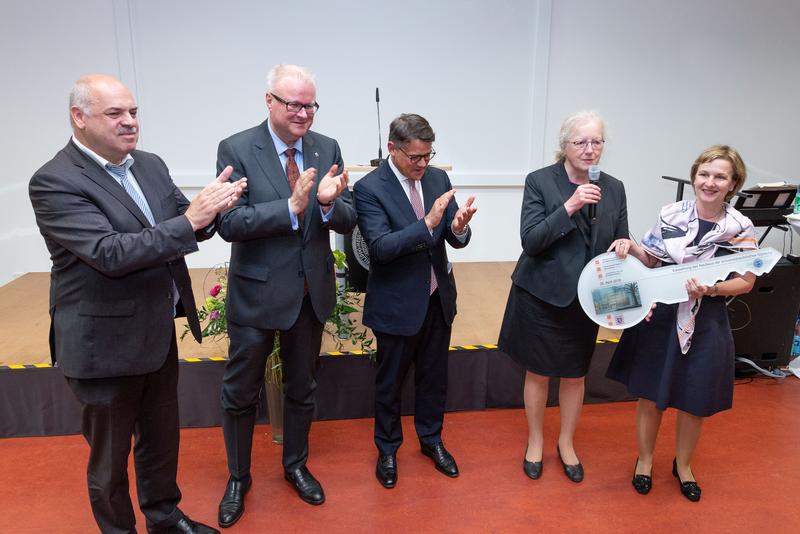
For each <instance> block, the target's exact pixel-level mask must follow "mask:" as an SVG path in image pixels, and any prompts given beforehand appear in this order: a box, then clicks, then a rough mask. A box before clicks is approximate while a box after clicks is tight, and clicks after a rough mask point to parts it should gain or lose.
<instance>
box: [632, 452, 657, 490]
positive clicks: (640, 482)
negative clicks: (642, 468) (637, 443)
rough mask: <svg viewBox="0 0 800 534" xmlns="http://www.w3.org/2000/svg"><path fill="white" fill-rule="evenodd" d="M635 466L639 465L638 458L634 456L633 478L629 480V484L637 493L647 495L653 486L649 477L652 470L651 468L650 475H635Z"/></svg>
mask: <svg viewBox="0 0 800 534" xmlns="http://www.w3.org/2000/svg"><path fill="white" fill-rule="evenodd" d="M637 467H639V458H636V463H635V464H633V479H632V480H631V484H633V489H635V490H636V492H637V493H640V494H641V495H647V494H648V493H650V489H652V487H653V479H652V477H651V475H652V474H653V472H652V470H651V471H650V475H637V474H636V468H637Z"/></svg>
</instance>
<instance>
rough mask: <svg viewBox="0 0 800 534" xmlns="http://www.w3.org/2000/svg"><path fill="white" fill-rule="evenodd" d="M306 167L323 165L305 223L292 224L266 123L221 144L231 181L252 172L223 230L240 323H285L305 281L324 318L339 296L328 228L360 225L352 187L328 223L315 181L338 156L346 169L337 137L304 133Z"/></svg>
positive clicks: (231, 315)
mask: <svg viewBox="0 0 800 534" xmlns="http://www.w3.org/2000/svg"><path fill="white" fill-rule="evenodd" d="M303 161H304V163H305V168H306V169H308V168H311V167H314V168H316V169H317V171H318V172H317V178H316V182H317V183H316V184H314V187H313V189H312V190H311V193H310V194H309V202H308V208H307V209H306V211H305V213H304V220H303V223H302V225H301V228H300V229H299V230H297V231H295V230H292V224H291V219H290V218H289V208H288V204H287V202H288V199H289V197H290V196H291V191H290V190H289V183H288V181H287V179H286V171H285V170H284V168H283V166H282V165H281V161H280V158H279V157H278V153H277V152H276V150H275V144H274V143H273V142H272V137H271V136H270V134H269V130H268V129H267V122H266V121H264V122H263V123H261V124H259V125H258V126H256V127H254V128H250V129H249V130H245V131H243V132H239V133H237V134H235V135H233V136H231V137H229V138H227V139H224V140H223V141H221V142H220V144H219V150H218V152H217V169H219V171H220V172H221V171H222V169H224V168H225V166H226V165H232V166H233V169H234V171H233V176H231V180H238V179H239V178H240V177H242V176H246V177H247V189H246V190H245V192H244V194H243V195H242V197H241V198H240V199H239V202H238V204H237V205H236V206H234V207H233V208H231V209H230V210H228V211H227V212H225V213H223V214H222V215H221V216H220V221H219V234H220V235H221V236H222V238H223V239H225V240H226V241H230V242H232V243H233V245H232V247H231V263H230V274H229V278H228V300H227V306H228V307H227V317H228V319H230V320H232V321H233V322H235V323H238V324H241V325H245V326H252V327H255V328H262V329H267V330H287V329H288V328H289V327H291V326H292V325H293V324H294V323H295V321H296V320H297V317H298V315H299V314H300V307H301V305H302V303H303V283H304V282H303V280H304V278H305V279H306V280H307V281H308V293H309V296H310V298H311V303H312V305H313V307H314V313H315V315H316V316H317V319H319V321H320V322H322V323H324V322H325V321H326V320H327V318H328V316H329V315H330V313H331V310H332V309H333V305H334V303H335V300H336V295H335V282H334V280H335V279H334V277H335V272H334V265H333V255H332V254H331V247H330V234H329V230H334V231H336V232H339V233H340V234H346V233H348V232H350V231H351V230H352V229H353V227H354V226H355V222H356V215H355V211H354V210H353V205H352V200H351V196H350V192H349V191H347V190H345V191H343V192H342V194H341V195H340V196H339V197H338V198H337V199H336V203H335V206H334V211H333V216H332V217H331V220H329V221H328V222H327V223H323V222H322V215H321V214H320V208H319V203H317V184H318V183H319V180H320V179H321V178H322V177H323V176H324V175H325V173H327V172H328V169H330V167H331V165H333V164H334V163H335V164H337V165H339V170H340V171H341V170H343V163H342V155H341V152H340V150H339V145H338V143H337V142H336V141H335V140H334V139H331V138H330V137H325V136H324V135H320V134H318V133H315V132H311V131H309V132H308V133H307V134H306V135H305V136H304V137H303Z"/></svg>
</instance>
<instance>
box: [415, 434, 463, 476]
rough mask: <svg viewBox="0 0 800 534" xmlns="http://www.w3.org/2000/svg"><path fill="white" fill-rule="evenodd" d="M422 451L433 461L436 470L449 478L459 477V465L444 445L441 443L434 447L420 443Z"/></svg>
mask: <svg viewBox="0 0 800 534" xmlns="http://www.w3.org/2000/svg"><path fill="white" fill-rule="evenodd" d="M419 445H420V450H421V451H422V454H424V455H425V456H427V457H428V458H430V459H431V460H433V465H435V466H436V469H437V470H438V471H439V472H441V473H444V474H445V475H447V476H449V477H450V478H455V477H457V476H458V465H456V461H455V459H453V456H452V455H451V454H450V453H449V452H447V449H445V448H444V444H443V443H442V442H441V441H440V442H438V443H436V444H434V445H427V444H425V443H422V442H420V444H419Z"/></svg>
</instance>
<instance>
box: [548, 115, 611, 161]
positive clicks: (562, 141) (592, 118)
mask: <svg viewBox="0 0 800 534" xmlns="http://www.w3.org/2000/svg"><path fill="white" fill-rule="evenodd" d="M587 122H597V123H599V124H600V129H601V130H602V131H603V139H605V137H606V121H604V120H603V117H601V116H600V114H599V113H598V112H596V111H593V110H583V111H576V112H575V113H572V114H570V115H569V116H568V117H567V118H566V119H564V122H562V123H561V129H560V130H559V132H558V150H557V151H556V154H555V157H556V161H564V160H565V159H566V157H567V152H566V149H567V143H568V142H569V140H570V138H571V137H572V134H573V133H575V129H576V128H577V127H578V126H581V125H583V124H586V123H587Z"/></svg>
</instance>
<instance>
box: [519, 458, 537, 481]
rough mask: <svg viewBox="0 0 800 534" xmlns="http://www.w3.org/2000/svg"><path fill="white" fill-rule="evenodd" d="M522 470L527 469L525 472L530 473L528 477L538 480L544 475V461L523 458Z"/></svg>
mask: <svg viewBox="0 0 800 534" xmlns="http://www.w3.org/2000/svg"><path fill="white" fill-rule="evenodd" d="M522 470H523V471H525V474H526V475H528V478H532V479H533V480H538V479H539V477H540V476H542V462H541V460H540V461H538V462H529V461H528V460H525V459H523V460H522Z"/></svg>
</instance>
